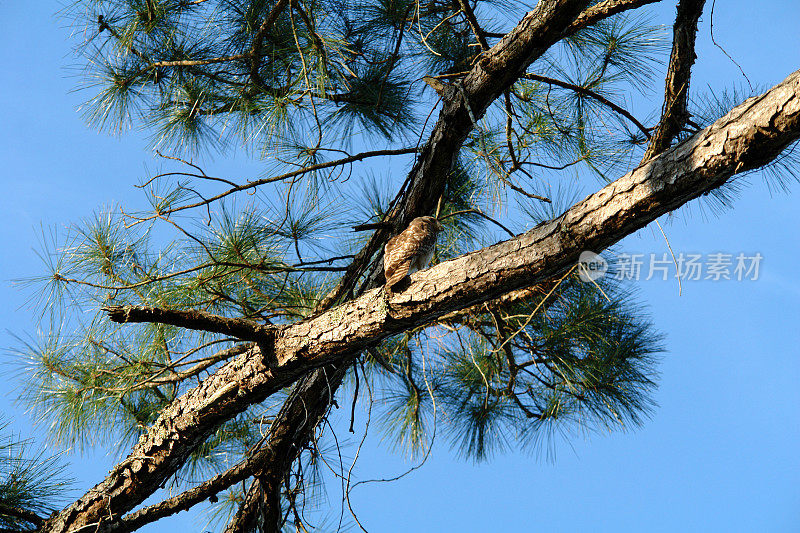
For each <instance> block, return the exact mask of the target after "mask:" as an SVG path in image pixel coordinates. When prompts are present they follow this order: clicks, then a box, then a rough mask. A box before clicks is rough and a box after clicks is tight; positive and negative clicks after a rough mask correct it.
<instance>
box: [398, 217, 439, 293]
mask: <svg viewBox="0 0 800 533" xmlns="http://www.w3.org/2000/svg"><path fill="white" fill-rule="evenodd" d="M441 229H442V223H441V222H439V220H437V219H436V217H427V216H426V217H417V218H415V219H414V220H412V221H411V223H410V224H409V225H408V227H407V228H406V229H405V230H403V231H402V232H401V233H400V234H398V235H395V236H394V237H392V238H391V239H389V242H387V243H386V246H385V247H384V251H383V271H384V274H385V276H386V285H385V288H386V292H390V291H392V287H394V286H395V285H397V284H398V283H399V282H400V281H401V280H403V279H404V278H405V277H406V276H409V275H411V274H413V273H414V272H416V271H417V270H422V269H423V268H425V267H427V266H428V263H430V261H431V258H432V257H433V250H434V247H435V246H436V236H437V235H438V234H439V231H441Z"/></svg>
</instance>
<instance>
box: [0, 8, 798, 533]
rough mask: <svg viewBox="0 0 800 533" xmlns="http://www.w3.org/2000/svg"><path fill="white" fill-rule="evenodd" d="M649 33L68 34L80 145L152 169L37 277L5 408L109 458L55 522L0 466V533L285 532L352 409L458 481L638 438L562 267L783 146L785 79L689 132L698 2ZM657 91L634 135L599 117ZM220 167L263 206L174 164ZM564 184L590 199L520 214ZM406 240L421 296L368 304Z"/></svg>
mask: <svg viewBox="0 0 800 533" xmlns="http://www.w3.org/2000/svg"><path fill="white" fill-rule="evenodd" d="M654 1H655V0H604V1H600V2H590V1H588V0H540V2H539V3H538V4H537V5H536V7H535V8H534V9H533V10H532V11H530V12H529V13H527V14H524V16H523V12H524V8H523V6H522V5H517V4H511V5H509V4H506V3H502V2H498V3H492V2H467V1H465V0H458V1H451V2H445V1H440V0H433V1H431V2H425V3H422V2H413V1H407V0H396V1H395V0H358V1H352V2H351V1H346V0H308V1H300V0H291V1H290V0H277V1H265V0H238V1H237V0H193V1H188V0H106V1H92V0H80V1H77V2H75V3H74V4H73V5H72V6H71V7H70V8H69V9H68V13H69V15H70V16H71V17H72V18H73V20H74V23H75V25H76V27H78V28H80V29H81V31H82V36H83V38H84V43H83V46H82V50H81V52H82V54H83V55H82V57H83V58H84V60H85V66H86V71H85V73H84V74H83V78H82V79H83V80H84V82H85V85H86V87H85V89H86V90H88V91H92V96H91V98H90V99H89V100H88V101H87V104H86V106H85V107H84V112H85V114H86V116H87V118H88V120H89V121H90V122H91V123H92V124H94V125H95V126H96V127H98V128H100V129H103V130H107V131H110V132H122V131H125V130H126V128H129V127H141V128H144V129H146V130H147V131H148V132H151V133H152V140H153V145H154V147H155V149H156V150H157V153H158V154H159V156H160V157H161V158H162V159H163V163H164V168H162V169H160V170H159V171H158V172H155V173H153V174H152V175H149V176H146V177H145V178H144V179H143V180H142V183H141V184H140V187H141V190H142V194H143V195H145V197H146V198H147V200H148V202H149V205H150V208H149V210H146V211H143V212H132V211H130V210H128V209H126V208H125V207H124V206H121V207H120V208H118V209H112V210H108V211H106V212H102V213H100V214H98V215H96V216H95V217H94V218H92V219H90V220H87V221H84V222H83V223H81V224H79V225H76V226H75V227H74V231H73V232H72V233H71V234H69V235H67V236H65V237H61V238H58V239H54V240H53V242H52V249H47V250H44V253H43V254H42V255H43V257H45V258H47V259H48V261H49V262H48V268H49V271H48V272H47V273H46V275H44V276H42V277H41V278H40V279H38V280H36V281H37V283H38V284H39V285H40V287H41V291H42V297H41V299H40V301H39V303H40V307H41V313H42V316H43V317H46V318H47V320H48V321H49V322H48V323H49V324H52V325H53V326H52V328H51V329H50V331H49V333H48V335H47V337H46V338H45V339H43V340H42V342H41V343H39V344H35V343H32V344H30V345H28V346H27V347H26V348H25V349H24V353H25V356H26V357H27V358H29V359H30V360H31V361H32V363H33V365H32V368H33V369H34V370H33V371H32V372H31V373H30V375H29V376H28V380H29V383H28V386H27V387H26V388H25V391H26V396H25V397H24V398H23V399H24V400H25V401H26V402H28V403H29V405H31V407H32V408H33V409H34V410H35V411H36V412H37V414H38V415H39V416H40V417H41V419H42V420H45V421H47V423H48V426H49V427H50V428H51V436H52V439H53V441H54V442H55V443H57V444H60V445H68V446H78V447H82V446H91V445H95V444H103V445H110V446H115V447H117V448H118V449H119V451H120V454H121V457H123V458H122V459H121V460H120V462H119V463H118V464H117V466H116V467H115V468H114V469H113V470H112V471H111V472H110V473H109V474H108V476H107V477H106V478H105V479H104V480H102V481H101V482H100V483H99V484H98V485H97V486H96V487H94V488H93V489H91V490H90V491H88V492H87V493H86V494H85V495H84V496H83V497H81V498H80V499H79V500H77V501H76V502H74V503H72V504H71V505H69V506H67V507H66V508H65V509H64V510H61V511H57V510H58V508H59V506H60V505H59V504H58V503H57V502H56V501H55V500H52V498H54V497H55V496H57V494H58V490H57V489H58V488H59V487H61V486H63V483H64V482H63V481H62V480H61V478H58V477H56V478H53V479H51V480H50V483H49V484H38V483H37V482H35V481H32V480H35V479H39V478H41V473H40V472H42V471H52V469H57V468H58V467H57V466H56V463H54V462H53V461H52V460H48V461H49V462H48V461H44V462H42V461H40V460H37V458H36V457H33V458H32V459H25V460H24V461H23V460H22V459H20V461H18V462H12V463H9V464H8V466H6V465H5V464H4V465H3V468H4V469H5V470H4V472H3V474H4V475H6V472H12V471H13V472H17V473H16V474H14V476H16V477H14V478H13V479H12V477H11V474H8V475H6V478H7V479H8V480H11V481H7V482H5V484H3V485H0V526H2V527H5V528H7V529H9V530H15V531H17V530H19V531H27V530H38V531H47V532H57V531H58V532H60V531H65V532H66V531H79V530H82V528H89V527H91V528H92V529H93V530H97V531H132V530H135V529H137V528H139V527H141V526H143V525H145V524H148V523H151V522H154V521H156V520H158V519H160V518H162V517H164V516H168V515H171V514H174V513H176V512H178V511H180V510H183V509H187V508H191V507H193V506H195V505H197V504H199V503H202V502H206V501H210V502H212V503H213V504H215V506H216V507H217V509H216V512H217V513H218V515H219V528H220V530H224V531H230V532H233V531H262V530H263V531H279V530H281V529H282V528H285V529H286V530H299V531H305V530H310V529H311V526H310V525H309V524H307V523H305V521H304V519H303V516H304V510H305V509H306V508H309V507H313V506H314V505H315V503H316V502H315V500H314V498H313V490H314V486H315V484H316V483H317V482H318V473H317V472H316V470H317V469H319V468H320V464H321V463H324V462H325V461H326V455H327V454H328V453H329V448H330V447H331V446H334V445H335V444H336V443H335V440H334V438H333V429H332V428H331V427H330V424H329V423H328V419H329V417H330V416H331V408H332V406H334V405H336V406H340V407H344V406H352V409H353V411H352V412H353V415H352V416H353V417H355V416H356V414H355V413H356V411H355V406H356V401H357V400H360V401H366V402H367V403H368V404H369V409H370V410H372V409H373V408H374V410H375V412H376V413H378V414H379V416H378V418H380V421H381V424H382V431H383V432H384V433H385V434H386V435H387V436H388V437H389V438H390V439H391V442H392V443H393V444H394V445H395V446H396V448H397V449H398V451H399V452H401V453H408V454H410V455H411V456H414V457H417V458H424V457H425V456H426V455H427V454H428V453H430V450H431V439H432V436H433V434H434V433H435V432H436V431H439V432H440V434H441V435H443V436H444V437H443V438H445V439H447V440H448V441H449V442H450V443H451V444H452V446H453V448H454V449H455V450H456V452H457V453H460V454H462V455H463V456H465V457H468V458H472V459H476V460H485V459H488V458H489V457H490V456H491V455H492V454H493V453H495V452H498V451H502V450H503V449H506V448H508V447H521V448H528V449H529V448H534V447H536V446H540V445H541V443H542V442H543V441H546V440H547V439H548V438H549V436H550V435H552V434H553V432H559V431H564V430H565V429H566V430H569V429H575V430H579V431H581V430H590V429H593V428H603V429H622V428H626V427H629V426H634V425H638V424H640V423H642V421H643V420H644V419H646V417H647V415H648V414H649V412H650V410H651V408H652V405H653V403H652V399H651V392H652V390H653V388H654V387H655V383H654V373H655V369H654V364H655V358H656V356H657V354H658V353H659V352H660V351H661V350H662V345H661V339H660V335H659V334H658V332H656V331H655V329H654V327H653V325H652V324H651V323H650V322H649V320H648V319H647V316H646V315H645V314H644V313H643V311H642V310H641V308H640V307H639V306H638V305H637V304H636V302H635V301H634V299H633V298H632V295H631V294H630V292H629V287H626V286H625V285H623V284H620V283H616V282H614V280H612V279H609V278H604V279H600V280H595V281H593V282H591V283H587V282H585V281H584V279H582V278H581V277H580V276H579V274H580V272H579V270H580V269H579V264H578V258H579V255H580V253H581V252H582V251H584V250H594V251H601V250H603V249H606V248H608V247H609V246H612V245H613V244H614V243H616V242H617V241H619V240H620V239H622V238H623V237H624V236H626V235H628V234H630V233H632V232H634V231H636V230H637V229H639V228H642V227H644V226H645V225H647V224H648V223H650V222H652V221H654V220H655V219H657V218H658V217H659V216H661V215H663V214H666V213H669V212H672V211H674V210H675V209H677V208H679V207H680V206H682V205H684V204H685V203H687V202H689V201H690V200H692V199H695V198H698V197H700V196H701V195H705V194H709V193H710V194H712V195H716V198H717V199H718V200H719V201H722V202H724V201H725V194H726V190H727V188H728V187H730V184H731V183H733V182H734V179H735V178H736V176H739V175H741V174H742V173H744V172H747V171H750V170H755V169H759V168H762V167H765V166H767V165H773V166H771V167H768V168H773V169H774V168H775V166H774V165H775V163H773V161H774V160H775V158H776V157H777V156H778V155H779V154H781V153H782V152H783V151H784V149H785V148H786V147H787V146H789V145H790V144H791V143H793V142H794V141H795V140H796V139H797V138H798V137H800V113H798V110H799V109H800V104H799V103H798V102H800V73H797V72H796V73H794V74H792V75H791V76H790V77H789V78H787V79H786V80H785V81H784V82H782V83H781V84H779V85H777V86H775V87H773V88H772V89H770V90H768V91H767V92H765V93H764V94H763V95H760V96H758V97H756V98H753V99H749V100H746V101H745V102H744V103H743V104H741V105H738V106H736V107H734V105H736V104H738V103H740V102H741V101H742V100H743V98H740V97H739V96H738V95H735V96H733V97H732V100H733V101H729V99H726V98H720V99H717V100H712V99H709V100H706V101H705V102H701V101H699V100H698V101H696V102H692V101H690V99H689V82H690V77H691V67H692V64H693V61H694V38H695V33H696V31H697V23H698V19H699V17H700V15H701V13H702V10H703V5H704V0H680V2H679V3H678V6H677V15H676V19H675V25H674V32H673V38H672V40H671V43H670V42H669V40H664V39H663V38H662V37H663V36H662V32H661V30H660V29H659V28H658V27H655V26H652V25H650V24H649V23H648V22H647V19H646V18H645V16H644V15H642V14H640V13H639V12H640V11H642V9H646V8H643V7H642V6H645V5H646V4H650V3H653V2H654ZM637 10H638V11H637ZM520 17H521V20H520ZM670 47H671V48H670ZM668 51H669V52H670V53H669V56H668V59H667V52H668ZM665 60H668V75H667V79H666V87H665V90H664V95H665V96H664V100H663V104H662V113H661V116H660V118H658V119H656V120H653V121H652V124H650V126H646V125H644V124H643V122H642V121H640V120H638V119H637V118H635V117H634V115H633V114H632V113H631V112H629V111H628V110H626V109H625V106H624V105H622V104H621V103H622V102H625V101H626V100H627V99H626V96H627V95H628V94H629V93H631V92H641V91H642V90H643V89H645V88H647V87H650V86H652V85H653V84H654V83H655V82H654V80H653V70H654V68H655V67H656V66H657V65H658V64H660V63H661V62H664V61H665ZM690 106H695V107H694V108H691V107H690ZM730 108H733V109H732V110H731V111H730V112H728V113H727V114H726V115H725V116H723V117H722V118H719V119H716V117H718V116H719V115H720V114H721V113H723V112H727V111H728V110H729V109H730ZM702 117H705V118H702ZM234 148H243V149H244V150H245V151H246V153H247V154H248V155H250V156H252V157H253V158H256V159H258V160H260V161H263V164H264V169H265V170H264V173H263V175H262V176H261V177H257V178H252V179H241V178H239V177H228V176H218V175H215V174H214V173H213V172H212V171H211V170H210V169H209V166H208V165H207V164H206V163H204V162H203V161H204V158H205V156H207V155H209V154H227V153H230V150H232V149H234ZM787 162H788V164H789V165H791V164H792V161H791V160H786V159H783V160H781V161H779V163H780V164H782V165H784V166H786V165H787ZM620 176H621V177H620ZM575 178H578V179H580V180H582V181H583V182H585V183H589V184H596V183H598V181H599V182H600V183H601V184H602V185H604V186H603V187H602V188H601V189H600V190H598V191H597V192H595V193H594V194H592V195H590V196H588V197H587V198H585V199H584V200H582V201H580V202H577V203H576V202H575V198H571V197H570V193H569V190H568V187H556V186H550V185H549V184H550V183H564V182H565V180H573V179H575ZM781 183H782V182H781ZM595 188H596V187H595ZM572 204H574V205H572ZM423 215H435V216H437V218H438V219H439V220H440V221H441V222H442V224H443V230H442V231H441V232H440V234H439V238H438V245H437V251H436V256H435V258H434V264H435V265H436V266H434V267H432V268H431V269H429V270H427V271H423V272H420V273H418V274H415V275H414V276H413V278H412V279H411V280H410V281H409V282H408V283H407V284H406V285H405V286H404V287H403V288H402V289H401V290H399V291H397V292H392V293H388V292H385V291H384V290H383V288H382V283H383V271H382V269H383V257H382V250H383V246H384V245H385V243H386V242H387V240H388V239H389V238H390V237H392V236H393V235H396V234H398V233H399V232H400V231H402V230H403V229H404V228H405V227H406V226H407V225H408V223H409V222H410V221H411V220H412V219H414V218H415V217H418V216H423ZM528 228H530V229H528ZM354 229H355V230H356V231H354ZM498 240H501V242H499V243H496V242H497V241H498ZM492 243H496V244H492ZM469 252H473V253H469ZM79 317H80V318H79ZM87 317H88V318H87ZM365 398H366V400H365ZM351 427H352V426H351ZM15 445H16V444H15ZM20 465H22V466H20ZM42 468H44V469H45V470H41V469H42ZM48 469H49V470H48ZM37 476H38V478H37ZM16 480H24V483H20V482H17V481H16ZM14 483H16V485H15V484H14ZM165 485H168V486H170V487H171V488H172V489H173V491H172V492H173V493H174V495H172V496H170V497H165V499H164V500H163V501H161V502H159V503H156V504H152V505H148V506H145V507H142V504H143V502H144V500H145V499H147V498H148V497H150V496H151V495H152V494H153V493H154V492H155V491H156V490H157V489H158V488H159V487H162V486H165ZM20 487H22V488H20ZM15 491H16V492H15ZM37 491H38V492H37ZM50 511H57V512H55V513H53V514H52V516H49V517H48V516H47V513H48V512H50Z"/></svg>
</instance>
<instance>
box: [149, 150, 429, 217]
mask: <svg viewBox="0 0 800 533" xmlns="http://www.w3.org/2000/svg"><path fill="white" fill-rule="evenodd" d="M417 151H418V149H417V148H416V147H414V148H398V149H394V150H372V151H368V152H361V153H358V154H354V155H349V156H347V157H343V158H341V159H336V160H334V161H326V162H325V163H317V164H316V165H310V166H307V167H303V168H300V169H297V170H293V171H291V172H286V173H285V174H280V175H278V176H272V177H269V178H261V179H257V180H251V181H248V182H247V183H244V184H242V185H237V186H235V187H231V188H230V189H228V190H227V191H224V192H221V193H219V194H217V195H215V196H210V197H209V198H204V199H203V200H201V201H199V202H195V203H193V204H186V205H181V206H178V207H174V208H171V209H167V210H164V212H163V213H161V214H162V215H168V214H173V213H177V212H179V211H184V210H186V209H193V208H195V207H203V206H205V205H208V204H211V203H213V202H216V201H218V200H221V199H223V198H225V197H226V196H230V195H232V194H235V193H238V192H242V191H247V190H250V189H254V188H256V187H259V186H261V185H265V184H267V183H273V182H276V181H283V180H287V179H290V178H295V177H297V176H302V175H303V174H308V173H309V172H316V171H317V170H324V169H326V168H331V167H338V166H341V165H347V164H350V163H355V162H357V161H362V160H364V159H368V158H370V157H380V156H392V155H405V154H413V153H415V152H417Z"/></svg>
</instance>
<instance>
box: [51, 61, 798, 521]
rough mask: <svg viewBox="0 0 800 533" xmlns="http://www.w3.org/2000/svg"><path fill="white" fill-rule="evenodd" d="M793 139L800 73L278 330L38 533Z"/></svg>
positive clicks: (116, 497)
mask: <svg viewBox="0 0 800 533" xmlns="http://www.w3.org/2000/svg"><path fill="white" fill-rule="evenodd" d="M798 138H800V71H798V72H795V73H793V74H792V75H790V76H789V77H788V78H787V79H786V80H784V81H783V82H782V83H780V84H778V85H776V86H775V87H773V88H772V89H770V90H769V91H767V92H766V93H764V94H763V95H761V96H758V97H754V98H750V99H748V100H747V101H745V102H744V103H743V104H741V105H740V106H737V107H736V108H735V109H733V110H732V111H731V112H730V113H728V114H727V115H725V116H724V117H722V118H720V119H719V120H717V121H716V122H715V123H714V124H712V125H711V126H709V127H708V128H706V129H704V130H703V131H701V132H698V133H697V134H695V135H694V136H692V137H691V138H690V139H687V140H686V141H684V142H683V143H681V144H679V145H677V146H675V147H673V148H671V149H669V150H667V151H666V152H664V153H663V154H661V155H659V156H657V157H655V158H653V159H651V160H650V161H648V162H647V163H646V164H644V165H642V166H641V167H639V168H637V169H635V170H633V171H631V172H629V173H628V174H626V175H625V176H623V177H621V178H620V179H618V180H616V181H615V182H613V183H611V184H609V185H608V186H606V187H604V188H603V189H601V190H600V191H598V192H596V193H595V194H592V195H590V196H588V197H587V198H586V199H584V200H583V201H581V202H579V203H578V204H576V205H575V206H573V207H572V208H570V209H569V210H567V211H566V212H565V213H564V214H563V215H562V216H561V217H559V218H558V219H555V220H553V221H550V222H548V223H545V224H541V225H539V226H537V227H536V228H534V229H532V230H530V231H528V232H526V233H524V234H522V235H520V236H518V237H516V238H514V239H510V240H508V241H505V242H502V243H498V244H496V245H493V246H490V247H487V248H484V249H482V250H479V251H477V252H473V253H471V254H468V255H465V256H462V257H459V258H457V259H454V260H451V261H447V262H445V263H441V264H439V265H437V266H435V267H433V268H431V269H429V270H426V271H423V272H420V273H417V274H415V275H414V277H413V278H412V279H413V283H412V284H411V285H410V286H409V287H408V289H407V290H406V291H404V292H400V293H397V294H394V295H393V296H392V297H391V298H390V299H389V300H388V305H385V304H384V297H383V292H382V290H381V289H373V290H371V291H368V292H366V293H365V294H364V295H363V296H361V297H360V298H358V299H356V300H353V301H350V302H347V303H345V304H342V305H340V306H339V307H337V308H335V309H332V310H330V311H328V312H326V313H324V314H322V315H319V316H316V317H313V318H310V319H308V320H305V321H303V322H300V323H297V324H294V325H291V326H287V327H285V328H284V329H282V330H280V331H279V332H278V334H277V335H276V338H275V343H274V346H273V347H265V348H264V349H273V350H274V358H275V360H276V362H277V364H276V365H275V366H273V367H270V366H269V365H268V364H266V362H265V359H270V358H271V357H270V356H269V354H263V353H261V349H253V350H252V351H251V352H249V353H247V354H244V355H242V356H239V357H237V358H236V359H234V360H232V361H230V362H229V363H227V364H225V365H224V366H222V367H221V368H220V369H219V370H218V371H217V372H215V373H214V374H212V375H211V376H209V377H208V378H207V379H206V380H205V381H204V382H203V383H201V384H200V385H198V386H197V387H196V388H194V389H192V390H190V391H188V392H187V393H186V394H184V395H183V396H181V397H180V398H178V399H176V400H175V401H174V402H173V403H172V404H171V405H170V406H169V407H168V408H167V409H165V410H164V412H163V413H162V414H161V416H160V417H159V418H158V420H157V421H156V422H155V423H154V424H153V426H152V427H151V428H150V429H149V430H148V432H147V434H145V435H143V436H142V437H141V439H140V441H139V443H138V444H137V445H136V446H135V447H134V448H133V450H132V452H131V454H130V455H129V457H128V458H127V459H126V460H124V461H122V462H121V463H119V464H118V465H117V466H115V467H114V469H112V471H111V472H110V473H109V475H108V476H107V477H106V479H105V480H103V481H102V482H101V483H99V484H98V485H97V486H95V487H94V488H93V489H91V490H90V491H88V492H87V493H86V494H85V495H84V496H83V497H82V498H81V499H79V500H78V501H77V502H75V503H74V504H73V505H71V506H70V507H68V508H67V509H65V510H64V511H62V512H61V513H60V514H58V515H57V516H55V517H53V518H52V519H50V520H48V522H47V524H46V525H45V526H44V527H43V528H42V531H48V532H52V531H77V530H78V529H80V528H82V527H85V526H88V525H89V524H99V525H98V530H101V531H107V530H111V529H103V528H101V527H99V526H100V525H103V524H104V523H105V520H107V519H108V518H107V517H113V516H118V515H119V514H120V513H124V512H126V511H127V510H130V509H131V508H133V506H135V505H138V504H139V503H141V502H142V501H143V500H144V499H145V498H146V497H147V496H149V495H150V494H151V493H152V492H153V490H155V488H156V487H158V486H160V485H161V484H163V483H164V482H166V480H167V479H169V477H170V476H171V475H172V474H173V473H174V472H175V471H176V470H177V469H178V468H179V467H180V465H182V464H183V462H184V461H185V459H186V458H187V457H188V455H189V453H191V451H192V450H193V449H194V448H195V447H196V446H198V445H199V444H201V443H202V442H204V441H205V440H206V439H207V437H208V436H209V435H210V433H211V431H212V430H213V428H215V427H216V426H217V425H218V424H220V423H222V422H224V421H225V420H229V419H230V418H232V417H233V416H236V414H238V413H240V412H242V411H243V410H244V409H246V408H247V407H248V406H249V405H252V404H254V403H258V402H261V401H263V400H264V399H265V398H266V397H267V396H269V395H270V394H272V393H274V392H275V391H277V390H279V389H280V388H282V387H285V386H287V385H288V384H290V383H292V382H293V381H295V380H297V379H298V378H299V377H301V376H303V375H305V374H307V373H308V371H309V370H311V369H312V368H314V367H318V366H322V365H324V364H326V363H334V362H336V363H338V362H341V361H345V360H346V359H347V358H349V357H352V356H353V354H355V353H357V352H359V351H360V350H362V349H364V348H366V347H368V346H370V345H372V344H374V343H376V342H379V341H380V340H382V339H384V338H386V337H388V336H390V335H393V334H396V333H399V332H402V331H406V330H408V329H409V328H413V327H420V326H424V325H427V324H431V323H433V322H435V321H436V320H438V319H441V318H442V317H443V316H445V315H447V314H448V313H452V312H454V311H458V310H461V309H464V308H466V307H468V306H471V305H475V304H477V303H480V302H484V301H487V300H490V299H494V298H497V297H498V296H500V295H502V294H504V293H507V292H509V291H513V290H516V289H520V288H523V287H528V286H531V285H534V284H537V283H539V282H542V281H546V280H549V279H553V278H555V277H556V276H557V275H559V274H560V273H563V272H564V271H565V270H567V269H569V268H571V267H572V266H573V265H574V264H575V262H576V261H577V259H578V256H579V255H580V253H581V252H582V251H584V250H587V249H588V250H593V251H601V250H603V249H605V248H606V247H608V246H610V245H612V244H613V243H615V242H617V241H619V240H620V239H622V238H623V237H625V236H626V235H629V234H631V233H633V232H634V231H636V230H638V229H640V228H642V227H644V226H645V225H647V224H648V223H649V222H651V221H653V220H655V219H656V218H657V217H659V216H661V215H663V214H665V213H668V212H670V211H672V210H674V209H676V208H678V207H680V206H681V205H683V204H685V203H687V202H688V201H690V200H692V199H694V198H697V197H699V196H701V195H703V194H706V193H708V192H709V191H711V190H713V189H715V188H717V187H719V186H721V185H723V184H724V183H725V182H726V181H728V179H730V177H731V176H733V175H734V174H736V173H738V172H743V171H747V170H751V169H754V168H758V167H760V166H763V165H765V164H767V163H769V162H770V161H772V160H773V159H774V158H775V157H777V155H778V154H780V152H781V151H782V150H783V149H784V148H785V147H786V146H788V145H789V144H790V143H792V142H793V141H795V140H797V139H798Z"/></svg>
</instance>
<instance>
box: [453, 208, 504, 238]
mask: <svg viewBox="0 0 800 533" xmlns="http://www.w3.org/2000/svg"><path fill="white" fill-rule="evenodd" d="M466 213H475V214H476V215H478V216H481V217H483V218H485V219H486V220H488V221H489V222H491V223H493V224H496V225H497V226H499V227H500V228H502V229H503V230H505V232H506V233H508V234H509V235H511V236H512V237H516V236H517V235H516V233H514V232H513V231H511V230H510V229H508V228H507V227H505V226H504V225H502V224H501V223H499V222H498V221H496V220H495V219H493V218H492V217H490V216H489V215H487V214H485V213H484V212H483V211H481V210H480V209H478V208H475V207H474V208H472V209H463V210H461V211H456V212H454V213H448V214H446V215H444V216H443V217H440V218H439V220H445V219H447V218H450V217H454V216H456V215H463V214H466Z"/></svg>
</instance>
